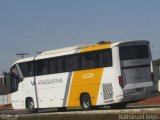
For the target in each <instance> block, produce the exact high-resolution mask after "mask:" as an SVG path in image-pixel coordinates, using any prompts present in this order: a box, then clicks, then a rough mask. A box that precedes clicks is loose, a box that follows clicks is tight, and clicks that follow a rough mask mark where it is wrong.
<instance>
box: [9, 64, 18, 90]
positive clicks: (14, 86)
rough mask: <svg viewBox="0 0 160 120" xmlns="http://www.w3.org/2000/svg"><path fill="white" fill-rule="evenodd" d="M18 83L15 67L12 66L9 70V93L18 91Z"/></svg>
mask: <svg viewBox="0 0 160 120" xmlns="http://www.w3.org/2000/svg"><path fill="white" fill-rule="evenodd" d="M18 82H19V74H18V71H17V68H16V65H14V66H13V67H12V68H11V91H12V92H15V91H17V90H18Z"/></svg>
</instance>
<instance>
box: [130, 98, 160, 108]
mask: <svg viewBox="0 0 160 120" xmlns="http://www.w3.org/2000/svg"><path fill="white" fill-rule="evenodd" d="M130 105H136V106H145V105H160V96H157V97H154V98H149V99H146V100H143V101H139V102H136V103H131V104H130Z"/></svg>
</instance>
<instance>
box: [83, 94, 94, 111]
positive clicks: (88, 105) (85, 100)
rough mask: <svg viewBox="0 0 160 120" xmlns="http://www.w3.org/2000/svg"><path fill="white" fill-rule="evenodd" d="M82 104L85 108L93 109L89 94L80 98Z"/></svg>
mask: <svg viewBox="0 0 160 120" xmlns="http://www.w3.org/2000/svg"><path fill="white" fill-rule="evenodd" d="M80 104H81V106H82V109H83V110H91V109H92V103H91V98H90V96H89V94H83V95H82V96H81V98H80Z"/></svg>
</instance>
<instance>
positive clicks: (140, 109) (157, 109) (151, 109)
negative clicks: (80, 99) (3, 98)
mask: <svg viewBox="0 0 160 120" xmlns="http://www.w3.org/2000/svg"><path fill="white" fill-rule="evenodd" d="M144 112H148V113H160V106H128V107H126V108H125V109H110V108H109V107H102V108H99V109H98V110H90V111H82V110H81V109H80V108H76V109H67V110H66V111H62V112H59V111H57V109H42V110H39V112H38V113H33V114H30V113H28V111H27V110H4V111H0V114H1V115H3V114H11V115H15V114H16V115H20V116H21V115H22V116H28V115H43V114H44V115H46V114H49V115H51V114H127V113H135V114H137V113H144Z"/></svg>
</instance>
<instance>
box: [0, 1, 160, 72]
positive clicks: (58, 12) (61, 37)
mask: <svg viewBox="0 0 160 120" xmlns="http://www.w3.org/2000/svg"><path fill="white" fill-rule="evenodd" d="M159 6H160V0H0V74H1V73H2V72H3V71H9V68H10V66H11V65H12V64H13V62H14V61H15V60H17V59H19V58H20V57H18V56H16V53H29V55H28V56H27V57H29V56H34V55H36V53H37V52H42V51H45V50H52V49H57V48H63V47H68V46H74V45H79V44H89V43H97V42H99V41H102V40H103V41H111V42H116V41H124V40H139V39H143V40H149V41H150V43H151V49H152V56H153V59H157V58H160V52H158V51H160V47H159V46H160V40H159V38H160V14H159V12H160V7H159Z"/></svg>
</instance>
